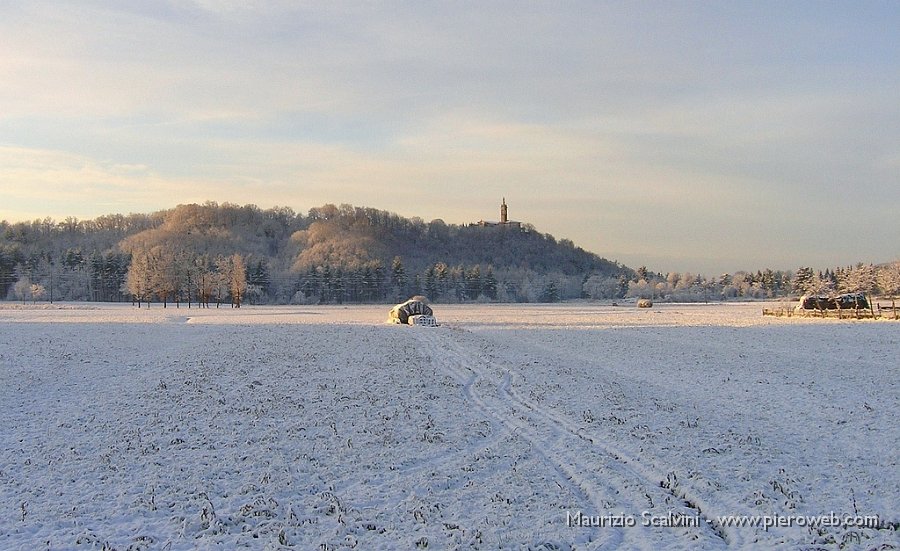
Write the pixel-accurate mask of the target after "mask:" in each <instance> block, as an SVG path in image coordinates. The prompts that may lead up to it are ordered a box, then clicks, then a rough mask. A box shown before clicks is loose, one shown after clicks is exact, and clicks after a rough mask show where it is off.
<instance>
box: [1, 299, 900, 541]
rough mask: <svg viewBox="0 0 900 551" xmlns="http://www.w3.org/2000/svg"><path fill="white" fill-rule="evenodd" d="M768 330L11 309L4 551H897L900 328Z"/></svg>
mask: <svg viewBox="0 0 900 551" xmlns="http://www.w3.org/2000/svg"><path fill="white" fill-rule="evenodd" d="M763 306H764V305H762V304H726V305H691V306H686V305H662V306H656V307H654V308H653V309H650V310H638V309H636V308H634V307H633V306H625V307H611V306H599V305H592V304H565V305H551V306H547V305H544V306H535V305H531V306H529V305H483V306H482V305H479V306H473V305H466V306H442V305H436V306H435V314H436V316H437V318H438V320H439V321H440V322H442V323H443V325H442V326H441V327H438V328H424V327H401V326H390V325H385V324H384V323H383V322H384V319H385V318H386V316H387V310H388V307H386V306H378V307H375V306H365V307H357V306H353V307H308V306H303V307H250V306H248V307H244V308H241V309H240V310H232V309H230V308H222V309H218V310H217V309H209V310H198V309H196V308H193V309H190V310H189V309H187V308H184V307H182V308H179V309H176V308H173V307H171V306H170V307H169V308H167V309H163V308H162V307H160V306H159V305H153V308H151V309H150V310H147V309H145V308H144V309H140V310H137V309H134V308H132V307H131V306H130V305H63V306H56V305H54V306H43V307H41V306H40V305H38V306H37V307H31V306H20V305H15V304H10V303H4V304H0V548H2V549H27V550H32V549H103V548H106V549H121V550H124V549H167V550H173V551H174V550H180V549H207V548H226V549H230V548H236V547H242V548H252V549H282V548H297V549H344V548H347V549H350V548H355V549H366V550H369V549H416V548H427V549H453V548H466V549H468V548H474V549H500V548H503V549H524V548H532V549H547V550H549V549H617V548H621V549H663V548H665V549H673V548H674V549H726V548H734V549H745V548H762V549H766V548H782V547H785V546H786V548H792V549H820V548H824V549H838V548H845V549H895V548H900V532H898V530H897V523H898V521H900V465H898V463H900V385H898V380H900V362H898V358H900V324H898V323H895V322H887V321H871V320H869V321H839V320H817V319H797V318H764V317H762V316H761V310H762V307H763ZM869 515H877V516H878V521H879V522H880V528H869V527H858V526H852V525H850V524H853V523H852V522H851V523H846V522H843V521H845V520H848V519H845V518H844V517H846V516H852V517H861V516H869ZM728 516H734V517H735V518H734V519H732V520H736V521H737V522H769V523H780V524H782V525H783V524H788V523H793V524H794V526H775V527H769V528H764V527H763V526H756V527H752V526H744V527H739V526H731V525H728V524H729V522H731V521H732V520H729V518H722V517H728ZM823 516H824V517H825V518H824V521H825V522H824V523H820V525H819V526H817V527H810V526H805V525H808V524H810V523H816V522H819V521H820V520H822V519H820V518H819V517H823ZM754 519H755V520H754ZM849 520H851V521H855V520H864V519H856V518H851V519H849ZM673 521H675V522H674V523H676V524H677V523H679V522H681V523H682V524H688V526H657V524H672V523H673ZM834 521H838V522H834ZM597 524H600V525H601V526H597ZM622 524H627V525H633V526H621V525H622ZM798 524H802V525H804V526H798ZM824 524H844V525H840V526H826V525H824ZM590 525H594V526H590Z"/></svg>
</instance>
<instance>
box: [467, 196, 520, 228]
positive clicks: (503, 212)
mask: <svg viewBox="0 0 900 551" xmlns="http://www.w3.org/2000/svg"><path fill="white" fill-rule="evenodd" d="M475 225H477V226H481V227H482V228H495V227H511V228H516V229H522V223H521V222H517V221H515V220H510V219H509V209H508V207H507V206H506V197H504V198H503V202H502V203H500V221H499V222H492V221H487V220H479V221H478V222H477V223H476V224H475Z"/></svg>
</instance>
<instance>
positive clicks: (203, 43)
mask: <svg viewBox="0 0 900 551" xmlns="http://www.w3.org/2000/svg"><path fill="white" fill-rule="evenodd" d="M897 29H900V3H897V2H893V1H884V2H843V3H837V2H784V1H778V2H730V1H729V2H541V3H538V2H423V1H418V2H393V3H382V2H378V3H372V2H367V3H343V2H252V1H242V2H238V1H231V0H226V1H214V0H206V1H197V2H140V1H133V2H119V1H109V2H105V1H82V2H63V1H53V2H41V1H27V2H17V1H4V0H0V218H2V219H6V220H10V221H19V220H29V219H34V218H38V217H40V218H43V217H44V216H52V217H54V218H58V219H62V218H64V217H66V216H69V215H72V216H77V217H79V218H92V217H95V216H98V215H101V214H108V213H114V212H122V213H127V212H151V211H154V210H159V209H163V208H170V207H173V206H175V205H176V204H178V203H187V202H202V201H206V200H214V201H219V202H224V201H228V202H233V203H239V204H245V203H254V204H257V205H259V206H260V207H263V208H268V207H271V206H275V205H284V206H290V207H292V208H294V209H295V210H297V211H301V212H305V211H306V210H308V209H309V208H310V207H314V206H320V205H322V204H324V203H336V204H338V203H352V204H355V205H359V206H370V207H375V208H381V209H385V210H390V211H393V212H397V213H398V214H401V215H404V216H410V217H411V216H419V217H422V218H423V219H425V220H426V221H427V220H431V219H433V218H442V219H444V220H445V221H447V222H452V223H464V222H469V221H477V220H479V219H481V218H484V219H496V218H497V217H498V215H499V214H498V204H499V201H500V198H501V197H503V196H505V197H506V198H507V202H508V203H509V205H510V216H511V217H512V218H514V219H517V220H522V221H525V222H530V223H532V224H534V225H535V226H536V227H537V228H538V230H540V231H543V232H548V233H552V234H554V235H555V236H556V237H558V238H569V239H572V240H573V241H575V243H576V244H578V245H580V246H582V247H584V248H586V249H588V250H591V251H594V252H597V253H599V254H601V255H603V256H606V257H607V258H610V259H615V260H619V261H621V262H623V263H625V264H628V265H630V266H632V267H637V266H639V265H641V264H645V265H647V266H648V267H650V268H651V269H654V270H659V271H663V272H665V271H669V270H677V271H688V270H689V271H699V272H703V273H707V274H714V273H717V272H722V271H729V272H731V271H735V270H740V269H753V270H756V269H759V268H765V267H772V268H784V269H792V268H796V267H797V266H799V265H812V266H814V267H819V268H825V267H830V266H835V265H844V264H849V263H853V262H856V261H871V262H882V261H888V260H892V259H896V258H900V223H898V221H897V220H898V218H897V216H898V212H900V31H898V30H897Z"/></svg>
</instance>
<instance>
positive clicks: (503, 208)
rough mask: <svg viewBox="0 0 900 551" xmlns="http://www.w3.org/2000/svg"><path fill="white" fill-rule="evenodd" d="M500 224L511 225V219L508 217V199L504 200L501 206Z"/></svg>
mask: <svg viewBox="0 0 900 551" xmlns="http://www.w3.org/2000/svg"><path fill="white" fill-rule="evenodd" d="M500 223H501V224H508V223H509V217H508V216H507V215H506V197H504V198H503V202H502V203H501V204H500Z"/></svg>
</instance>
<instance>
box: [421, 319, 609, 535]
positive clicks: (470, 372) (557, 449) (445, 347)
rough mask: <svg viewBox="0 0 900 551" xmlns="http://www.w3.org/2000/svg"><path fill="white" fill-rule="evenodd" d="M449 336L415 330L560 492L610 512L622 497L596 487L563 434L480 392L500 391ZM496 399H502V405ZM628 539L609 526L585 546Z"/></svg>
mask: <svg viewBox="0 0 900 551" xmlns="http://www.w3.org/2000/svg"><path fill="white" fill-rule="evenodd" d="M451 337H452V335H450V334H449V332H448V331H447V330H438V331H433V330H427V331H426V330H421V331H418V330H417V331H416V340H417V342H419V343H420V344H422V350H423V351H427V352H428V353H429V354H430V355H431V357H432V361H433V363H434V364H435V365H436V366H438V367H439V368H440V369H441V370H442V371H444V372H446V373H448V374H450V375H451V376H452V377H454V378H455V379H456V380H457V381H461V382H464V384H463V395H464V397H465V398H466V401H467V402H468V403H470V404H472V405H473V406H475V408H476V409H478V410H479V411H480V412H481V413H482V414H483V415H485V416H486V417H488V418H489V419H492V420H493V422H494V423H496V424H498V425H500V426H501V427H503V429H504V430H505V432H506V433H508V434H510V435H512V436H515V437H518V438H521V439H523V440H525V441H526V442H527V443H528V444H529V446H530V448H531V450H532V451H533V452H534V453H535V455H536V456H537V457H539V458H540V459H541V461H543V462H544V463H545V464H547V465H549V466H550V467H551V469H552V470H553V472H554V474H555V477H556V478H557V479H558V481H559V484H560V487H565V488H567V489H568V490H569V491H570V492H571V493H572V494H573V495H575V496H577V497H578V499H579V501H580V502H581V506H582V511H583V512H584V513H585V514H586V515H587V514H591V512H593V511H596V512H597V513H595V514H599V512H600V511H605V510H606V509H608V508H610V507H611V506H612V503H613V501H612V500H613V499H614V498H615V497H616V494H617V493H618V492H617V490H616V488H614V487H612V486H608V485H604V484H597V482H596V481H595V480H592V479H591V477H589V476H586V474H585V473H588V472H590V471H592V470H593V469H592V468H591V467H590V466H589V465H586V464H584V462H583V461H582V459H581V458H579V457H578V456H577V455H573V454H571V453H570V451H569V450H568V449H566V448H565V447H563V446H561V445H560V440H561V438H560V437H561V434H560V432H559V431H554V430H549V431H548V430H547V428H548V427H546V426H541V425H539V424H535V423H533V422H531V421H530V420H529V417H528V415H527V414H526V413H527V412H525V411H523V410H522V409H521V407H516V406H515V405H514V404H512V403H510V402H508V401H504V400H502V392H496V394H497V396H496V397H491V395H490V394H491V393H490V392H488V391H485V390H482V389H481V388H480V387H483V386H487V387H488V390H494V391H497V390H498V386H497V385H492V384H491V383H490V382H489V376H488V373H486V371H485V369H484V368H483V366H479V365H478V363H479V362H478V359H477V358H474V357H473V355H472V354H471V353H469V352H468V351H466V350H464V349H463V348H461V347H460V346H459V345H457V344H456V343H455V342H454V340H453V339H452V338H451ZM498 399H501V400H500V401H499V403H498V402H497V400H498ZM551 428H552V427H551ZM542 433H543V434H542ZM574 530H578V528H575V527H573V533H576V534H578V533H579V532H574ZM601 534H602V536H605V538H604V539H595V538H597V536H598V535H601ZM625 536H626V533H625V530H623V529H622V528H617V527H615V528H614V527H609V528H603V529H602V531H601V530H600V529H599V528H594V529H592V530H591V533H590V535H589V538H590V539H588V540H587V541H585V542H584V543H586V544H588V546H587V548H588V549H617V548H620V547H621V546H622V545H623V544H625V543H626V538H625Z"/></svg>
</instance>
